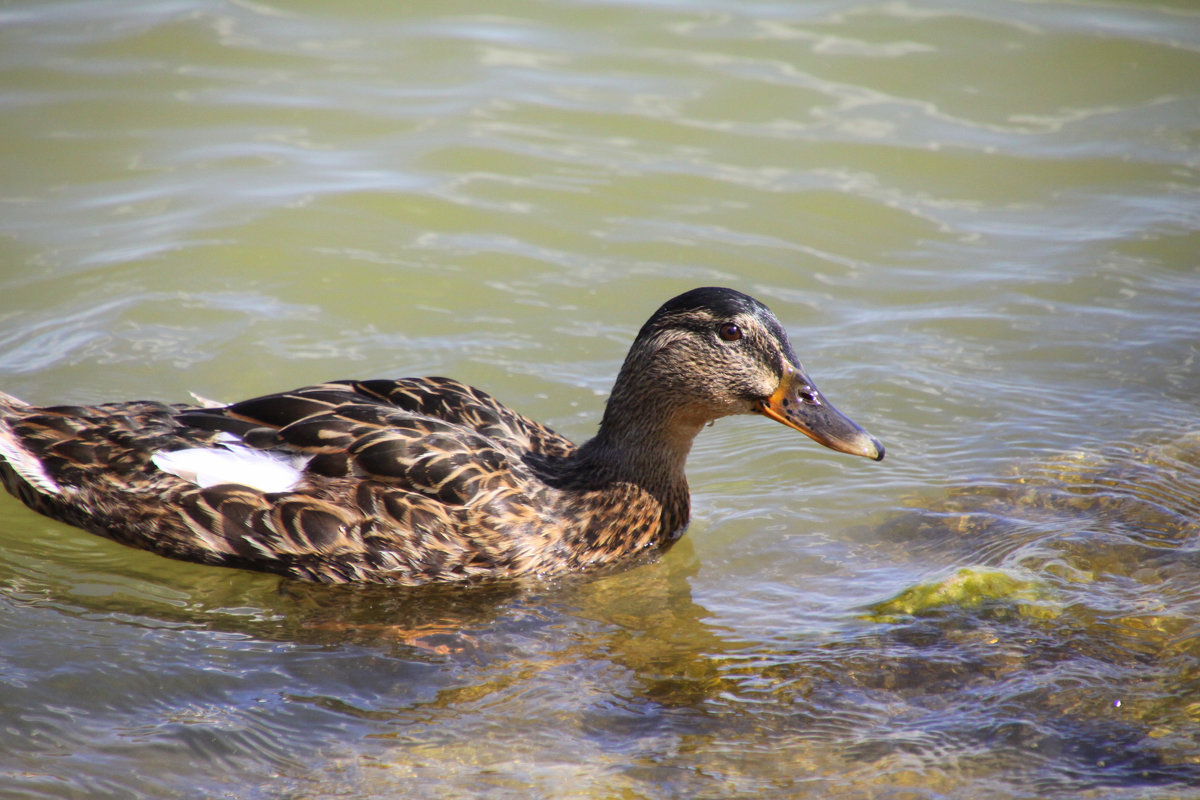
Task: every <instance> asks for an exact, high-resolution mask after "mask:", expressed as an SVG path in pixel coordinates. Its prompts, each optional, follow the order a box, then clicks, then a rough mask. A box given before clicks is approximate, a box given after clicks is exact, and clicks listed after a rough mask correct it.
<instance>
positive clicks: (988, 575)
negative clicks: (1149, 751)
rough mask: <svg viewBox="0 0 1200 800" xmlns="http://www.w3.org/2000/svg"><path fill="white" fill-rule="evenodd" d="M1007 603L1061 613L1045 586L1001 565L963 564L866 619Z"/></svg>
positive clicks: (1030, 612)
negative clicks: (1050, 599)
mask: <svg viewBox="0 0 1200 800" xmlns="http://www.w3.org/2000/svg"><path fill="white" fill-rule="evenodd" d="M992 605H1003V606H1006V607H1008V608H1009V609H1010V610H1015V611H1016V613H1018V614H1019V615H1021V616H1023V617H1031V618H1034V619H1051V618H1053V617H1055V616H1057V615H1058V612H1057V610H1056V609H1055V608H1054V606H1053V605H1052V604H1051V603H1049V602H1048V592H1047V590H1046V589H1045V587H1044V586H1042V585H1040V584H1039V583H1036V582H1035V581H1032V580H1027V579H1025V578H1020V577H1017V576H1015V575H1013V574H1012V573H1010V572H1005V571H1004V570H998V569H971V568H963V569H960V570H959V571H958V572H956V573H954V574H953V575H951V576H949V577H948V578H945V579H943V580H940V581H936V582H932V583H921V584H917V585H916V586H912V587H909V588H908V589H905V590H904V591H902V592H900V594H898V595H896V596H895V597H893V598H891V599H889V600H884V601H883V602H881V603H876V604H875V605H873V606H871V607H870V610H869V612H868V613H867V614H864V615H863V617H864V618H865V619H869V620H871V621H872V622H898V621H900V620H901V619H902V618H905V617H917V616H923V615H927V614H932V613H935V612H937V611H943V610H949V609H978V608H980V607H982V606H992Z"/></svg>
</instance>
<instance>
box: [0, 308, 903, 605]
mask: <svg viewBox="0 0 1200 800" xmlns="http://www.w3.org/2000/svg"><path fill="white" fill-rule="evenodd" d="M734 414H758V415H761V416H764V417H767V418H769V419H772V420H774V421H776V422H779V423H782V424H783V425H785V426H787V427H788V428H792V429H794V430H796V431H799V432H800V433H803V434H806V435H807V436H809V437H811V438H812V439H813V440H815V441H816V442H818V443H819V444H822V445H824V446H825V447H828V448H830V449H832V450H835V451H840V452H842V453H847V454H851V455H857V456H863V457H865V458H868V459H873V460H876V461H879V460H882V459H883V456H884V447H883V445H882V444H881V443H880V442H879V440H877V439H876V438H875V437H873V436H871V435H870V434H869V433H867V432H866V431H865V430H864V429H863V428H861V427H860V426H859V425H858V424H856V423H855V422H853V421H852V420H851V419H850V418H849V417H847V416H846V415H845V414H842V413H841V412H840V411H838V410H837V409H836V408H834V406H833V405H831V404H830V403H829V402H828V401H827V400H826V399H825V397H824V396H823V395H822V394H821V392H820V391H818V389H817V388H816V386H815V385H814V383H813V382H812V380H810V379H809V377H808V375H807V373H806V372H805V370H804V368H803V367H802V366H801V363H800V360H799V359H798V358H797V356H796V354H795V352H794V350H793V349H792V345H791V343H790V342H789V339H788V335H787V333H786V332H785V330H784V328H783V326H782V325H781V324H780V322H779V320H778V319H777V318H776V317H775V315H774V314H772V313H771V311H770V310H769V309H768V308H767V306H765V305H764V304H763V303H761V302H760V301H758V300H756V299H754V298H753V297H751V296H749V295H747V294H744V293H742V292H739V291H737V290H734V289H729V288H723V287H701V288H697V289H693V290H691V291H688V292H685V293H683V294H680V295H678V296H677V297H674V298H672V299H670V300H668V301H667V302H666V303H664V304H663V305H662V306H661V307H659V308H658V310H657V311H655V312H654V313H653V314H652V315H651V316H650V318H649V320H647V322H646V323H645V324H644V325H643V326H642V327H641V329H640V330H639V331H638V333H637V336H636V337H635V338H634V341H633V344H632V346H631V347H630V349H629V351H628V354H627V356H626V357H625V360H624V363H623V364H622V366H621V368H620V370H619V372H618V375H617V378H616V382H615V383H614V385H613V388H612V391H611V394H610V395H609V398H608V400H607V403H606V404H605V407H604V411H603V414H602V416H601V420H600V424H599V429H598V431H597V432H596V434H595V436H593V437H592V438H591V439H588V440H587V441H585V442H584V443H583V444H580V445H576V444H574V443H573V442H571V441H570V440H569V439H567V438H566V437H564V436H562V435H560V434H558V433H556V432H555V431H553V430H551V429H550V428H548V427H546V426H545V425H542V424H540V423H538V422H535V421H534V420H532V419H530V418H528V417H526V416H524V415H522V414H520V413H518V412H516V411H514V410H512V409H510V408H508V407H507V406H505V405H503V404H501V403H500V402H499V401H498V400H496V399H495V398H494V397H492V396H491V395H490V394H488V393H486V392H484V391H482V390H480V389H476V388H474V387H472V386H469V385H467V384H464V383H461V382H459V381H457V380H453V379H450V378H441V377H422V378H400V379H367V380H334V381H329V382H327V383H322V384H319V385H314V386H307V387H303V388H300V389H295V390H293V391H286V392H280V393H277V394H269V395H264V396H261V397H255V398H252V399H249V400H242V401H240V402H235V403H232V404H228V405H225V404H220V403H215V402H212V401H204V400H201V399H199V398H197V402H194V403H165V402H158V401H132V402H110V403H102V404H97V405H88V406H76V405H59V406H47V407H35V406H32V405H30V404H28V403H25V402H23V401H21V400H18V399H17V398H15V397H12V396H10V395H7V394H2V393H0V480H2V481H3V483H4V486H5V488H6V489H7V490H8V491H9V492H10V493H11V494H13V495H15V496H16V497H17V498H19V499H20V500H21V501H22V502H24V503H25V504H26V505H28V506H29V507H31V508H32V509H34V510H35V511H38V512H41V513H43V514H45V515H47V516H49V517H52V518H54V519H57V520H60V521H62V522H66V523H68V524H70V525H74V526H77V527H80V528H83V529H85V530H88V531H91V532H93V533H97V534H100V535H102V536H105V537H108V538H110V539H112V540H114V541H117V542H120V543H122V544H125V545H130V546H132V547H136V548H141V549H144V550H149V551H152V552H154V553H157V554H160V555H162V556H167V557H170V558H176V559H183V560H186V561H192V562H198V563H202V564H211V565H218V566H224V567H233V568H240V569H248V570H258V571H262V572H267V573H274V574H277V575H282V576H285V577H287V578H294V579H301V580H307V581H316V582H322V583H359V582H372V583H385V584H395V585H400V586H419V585H423V584H432V583H451V582H467V583H470V582H480V581H489V580H509V579H519V578H523V577H531V576H532V577H539V578H552V577H554V576H559V575H563V574H566V573H573V572H581V571H585V570H594V569H598V568H601V567H604V566H620V565H621V564H623V563H625V562H631V561H633V560H635V559H637V558H639V557H642V556H647V555H653V554H657V553H660V552H662V551H665V550H666V549H667V548H668V547H670V546H671V545H672V544H673V543H674V542H675V541H677V540H678V539H679V537H680V536H681V535H682V534H683V532H684V529H685V528H686V527H687V525H688V521H689V516H690V494H689V489H688V482H687V477H686V476H685V474H684V467H685V462H686V461H687V458H688V454H689V452H690V450H691V447H692V442H693V440H694V439H695V438H696V435H697V434H698V433H699V432H700V430H701V429H702V428H704V427H705V426H706V425H708V424H709V423H711V422H713V421H714V420H716V419H719V418H722V417H726V416H730V415H734Z"/></svg>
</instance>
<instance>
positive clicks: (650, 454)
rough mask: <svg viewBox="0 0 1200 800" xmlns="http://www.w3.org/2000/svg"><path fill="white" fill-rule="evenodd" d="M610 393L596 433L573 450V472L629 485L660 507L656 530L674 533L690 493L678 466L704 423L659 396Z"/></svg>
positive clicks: (680, 525)
mask: <svg viewBox="0 0 1200 800" xmlns="http://www.w3.org/2000/svg"><path fill="white" fill-rule="evenodd" d="M626 400H627V395H625V394H623V393H619V392H618V391H614V394H613V396H612V397H611V398H610V399H609V402H608V406H607V407H606V408H605V412H604V418H603V420H602V421H601V423H600V430H599V431H598V432H597V434H596V436H595V437H593V438H592V439H590V440H588V441H587V442H585V443H584V444H583V445H581V446H580V447H579V449H578V450H577V451H576V453H575V456H574V458H573V459H572V460H573V462H574V463H573V465H572V466H573V469H572V470H571V471H572V472H573V473H574V474H575V475H577V476H579V478H581V479H582V480H584V481H586V482H588V483H591V484H592V485H593V486H596V487H598V488H599V487H600V486H603V485H612V484H614V483H624V484H634V485H636V486H638V487H639V488H641V489H643V490H644V491H646V492H647V493H649V494H650V495H651V496H652V497H654V498H655V499H656V500H658V502H659V504H660V505H661V506H662V524H661V532H662V534H663V535H665V536H671V537H673V536H675V535H678V534H679V533H680V532H682V530H683V528H684V526H685V525H686V524H687V521H688V518H689V514H690V511H689V506H690V495H689V492H688V483H687V476H686V475H685V473H684V468H685V466H686V463H687V457H688V453H689V452H691V449H692V440H693V439H695V438H696V434H697V433H699V432H700V429H701V428H702V427H703V426H704V423H705V422H707V419H701V418H699V417H698V416H695V415H691V416H689V415H688V414H687V413H686V409H681V408H679V407H677V406H675V407H673V406H672V405H671V404H669V403H666V402H657V400H659V398H655V397H653V396H647V395H646V394H645V393H639V394H638V395H637V403H636V404H630V403H628V402H627V401H626Z"/></svg>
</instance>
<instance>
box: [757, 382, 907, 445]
mask: <svg viewBox="0 0 1200 800" xmlns="http://www.w3.org/2000/svg"><path fill="white" fill-rule="evenodd" d="M756 410H757V411H758V412H760V413H761V414H764V415H766V416H768V417H770V418H771V419H773V420H775V421H776V422H782V423H783V424H784V425H787V426H788V427H789V428H795V429H796V430H798V431H800V432H801V433H803V434H804V435H805V436H808V437H809V438H811V439H812V440H813V441H815V442H817V443H819V444H823V445H825V446H826V447H828V448H829V449H830V450H837V451H838V452H839V453H849V454H850V455H854V456H863V457H864V458H870V459H873V460H875V461H881V460H883V452H884V451H883V444H882V443H880V441H879V440H878V439H876V438H875V437H874V436H872V435H871V434H869V433H867V432H866V431H865V430H863V429H862V428H861V427H859V425H858V424H857V423H855V422H854V420H852V419H850V418H849V417H847V416H846V415H845V414H843V413H842V412H840V411H838V410H837V409H836V408H834V407H833V406H831V405H830V404H829V402H828V401H827V400H826V399H825V397H824V396H823V395H822V394H821V393H820V392H819V391H817V387H815V386H813V385H812V383H811V382H810V381H809V380H808V377H807V376H806V375H805V374H804V373H803V372H801V371H800V370H798V369H796V368H794V367H791V366H789V367H787V369H786V372H785V374H784V376H783V379H782V380H781V381H780V382H779V388H778V389H776V390H775V392H774V393H773V394H772V395H771V396H770V397H768V398H766V399H765V400H759V401H758V405H757V408H756Z"/></svg>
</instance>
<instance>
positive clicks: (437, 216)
mask: <svg viewBox="0 0 1200 800" xmlns="http://www.w3.org/2000/svg"><path fill="white" fill-rule="evenodd" d="M0 70H2V71H0V142H2V145H3V146H2V147H0V388H2V389H3V390H5V391H8V392H10V393H12V394H16V395H18V396H20V397H23V398H25V399H27V400H30V401H32V402H37V403H45V404H49V403H57V402H72V403H84V402H99V401H105V400H117V399H134V398H139V399H140V398H154V399H163V400H172V401H178V400H185V399H187V393H188V392H189V391H194V392H197V393H198V394H201V395H204V396H207V397H212V398H217V399H223V400H236V399H241V398H244V397H249V396H252V395H254V394H259V393H265V392H270V391H277V390H282V389H286V388H290V387H293V386H299V385H304V384H307V383H312V382H317V381H321V380H325V379H330V378H344V377H381V376H391V377H400V376H404V375H424V374H445V375H451V376H454V377H457V378H460V379H462V380H465V381H467V382H469V383H472V384H475V385H477V386H480V387H482V388H485V389H487V390H488V391H490V392H492V393H493V394H495V395H497V396H498V397H499V398H500V399H501V400H503V401H504V402H506V403H508V404H509V405H511V406H513V407H514V408H516V409H518V410H520V411H523V412H525V413H527V414H529V415H530V416H533V417H535V418H537V419H540V420H543V421H545V422H547V423H548V424H550V425H552V426H553V427H555V428H557V429H558V430H560V431H562V432H563V433H565V434H567V435H568V436H571V437H572V438H574V439H577V440H579V439H583V438H586V437H588V436H589V435H590V434H591V433H592V432H593V431H594V429H595V425H596V422H597V420H598V418H599V412H600V410H601V408H602V406H603V401H604V397H605V395H606V393H607V391H608V388H609V386H610V385H611V381H612V378H613V377H614V376H615V374H616V370H617V368H618V366H619V365H620V362H621V359H622V358H623V356H624V352H625V349H626V348H627V347H628V344H629V342H630V341H631V340H632V337H633V334H634V333H635V332H636V330H637V328H638V326H639V325H640V324H641V323H642V322H643V321H644V320H645V318H646V317H647V316H648V315H649V314H650V312H651V311H653V309H654V308H655V307H657V305H658V304H659V303H661V302H662V301H663V300H665V299H667V298H668V297H670V296H672V295H674V294H676V293H678V292H680V291H683V290H686V289H689V288H692V287H694V286H700V285H709V284H719V285H728V286H732V287H735V288H739V289H741V290H743V291H747V292H750V293H752V294H754V295H755V296H757V297H759V298H760V299H762V300H764V301H765V302H766V303H767V304H768V305H770V306H771V307H772V308H773V310H774V311H775V312H776V314H777V315H778V316H779V317H780V319H781V320H782V321H783V323H784V325H785V326H786V327H787V328H788V329H789V331H790V332H791V335H792V339H793V342H794V344H795V346H796V349H797V351H798V352H799V354H800V356H801V358H802V359H804V361H805V364H806V366H807V368H808V369H809V371H810V373H811V374H812V376H813V377H814V379H815V380H816V382H817V383H818V385H819V386H820V387H821V388H822V389H823V390H824V392H825V393H826V394H827V396H828V397H829V398H830V399H831V400H832V402H834V403H835V404H836V405H838V406H839V407H840V408H841V409H842V410H844V411H846V412H847V413H848V414H850V415H851V416H852V417H854V418H855V419H856V420H857V421H858V422H860V423H861V424H863V425H864V426H865V427H866V428H868V429H869V430H870V431H871V432H872V433H874V434H875V435H877V436H878V437H880V438H881V439H882V440H883V441H884V442H885V444H886V445H887V448H888V458H887V460H885V461H883V462H882V463H879V464H875V463H871V462H868V461H866V460H863V459H853V458H850V457H846V456H841V455H838V454H834V453H831V452H829V451H826V450H823V449H821V448H819V447H817V446H815V445H814V444H813V443H811V442H809V441H808V440H807V439H805V438H804V437H802V436H800V435H798V434H796V433H794V432H792V431H789V430H788V429H786V428H784V427H782V426H779V425H774V424H771V423H769V422H767V421H766V420H763V419H761V418H758V419H755V418H738V419H730V420H723V421H721V422H720V423H718V424H717V425H716V426H714V427H713V428H712V429H710V430H706V431H705V432H704V433H702V434H701V436H700V438H699V439H698V440H697V444H696V447H695V449H694V450H693V453H692V457H691V461H690V464H689V467H690V468H689V476H690V478H691V482H692V490H693V510H694V522H693V524H692V526H691V528H690V530H689V532H688V535H687V536H686V537H684V539H683V540H682V541H681V542H680V544H679V545H678V546H677V547H676V548H675V549H673V550H672V551H670V552H669V553H668V554H667V555H666V556H665V557H663V558H662V559H661V560H659V561H657V562H654V563H649V564H643V565H640V566H637V567H635V568H633V569H630V570H626V571H622V572H618V573H616V574H611V575H603V576H591V577H581V578H578V579H569V580H562V581H558V582H555V583H551V584H533V585H522V586H508V587H493V588H490V589H486V590H482V589H477V590H471V591H463V590H432V591H423V592H405V591H398V590H395V589H383V588H379V587H327V586H316V585H308V584H302V583H297V582H291V581H286V580H280V579H278V578H274V577H270V576H266V575H260V574H254V573H248V572H240V571H234V570H225V569H220V568H212V567H203V566H198V565H192V564H186V563H179V562H173V561H169V560H166V559H162V558H159V557H156V556H152V555H149V554H146V553H143V552H138V551H135V550H132V549H128V548H125V547H121V546H119V545H116V544H113V543H111V542H108V541H106V540H104V539H101V538H99V537H95V536H92V535H89V534H86V533H83V532H81V531H78V530H76V529H73V528H70V527H67V526H64V525H60V524H57V523H54V522H52V521H49V520H47V519H45V518H42V517H39V516H37V515H35V514H33V513H32V512H29V511H27V510H26V509H25V508H24V507H23V506H22V505H20V503H18V502H17V501H16V500H15V499H13V498H10V497H8V496H7V495H5V496H3V497H0V785H2V786H3V787H4V788H3V789H2V790H0V794H4V796H6V797H10V796H11V797H22V798H24V797H37V798H75V797H102V796H109V797H122V798H129V797H141V798H161V797H196V798H200V797H239V798H301V797H303V798H368V797H383V796H408V797H421V798H433V797H437V798H441V797H445V798H457V797H469V796H483V795H486V796H488V797H497V798H522V799H527V798H675V797H705V798H710V797H711V798H715V797H739V798H763V797H769V798H791V797H796V798H829V797H837V798H890V799H892V800H896V799H899V798H965V797H970V798H1027V797H1028V798H1032V797H1038V798H1079V797H1085V798H1087V797H1092V798H1164V797H1172V798H1177V797H1200V789H1197V788H1195V787H1196V786H1197V785H1198V784H1200V399H1198V398H1200V264H1198V261H1200V259H1198V253H1200V8H1198V7H1197V6H1196V4H1195V3H1194V2H1183V0H1179V1H1178V2H1142V1H1141V0H1137V1H1134V0H1131V1H1130V2H1118V1H1117V0H1112V1H1111V2H1087V1H1086V0H1046V1H1045V2H1033V1H1028V2H1020V1H1018V0H1011V1H1005V0H980V1H978V2H975V1H973V0H940V1H939V0H898V1H897V2H856V1H855V0H825V1H823V2H804V3H801V2H782V1H774V0H763V1H762V2H758V1H754V2H746V0H698V1H697V2H693V3H682V2H666V1H665V0H664V1H662V2H649V3H631V2H618V1H615V0H614V1H612V2H599V1H597V2H586V1H585V0H578V1H576V2H533V1H532V0H515V1H511V0H495V2H491V3H465V2H454V1H453V0H452V1H451V2H438V3H430V2H406V3H385V2H368V3H337V2H332V1H331V0H308V2H292V3H282V2H275V1H274V0H265V1H264V2H257V1H256V2H250V1H249V0H244V1H240V2H238V1H233V0H230V1H229V2H203V1H201V0H149V1H147V0H141V1H140V2H132V1H131V0H127V1H124V2H121V1H118V0H86V2H80V1H76V2H51V1H47V0H41V1H39V2H7V3H4V4H3V5H2V6H0Z"/></svg>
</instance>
